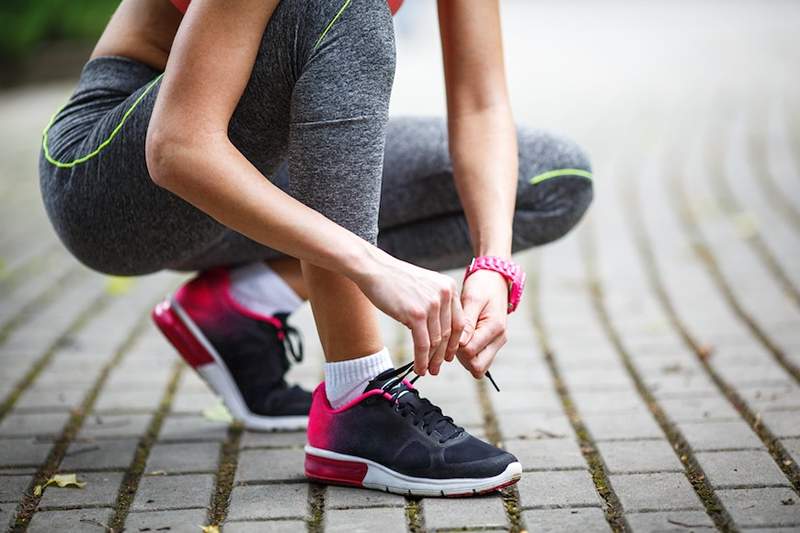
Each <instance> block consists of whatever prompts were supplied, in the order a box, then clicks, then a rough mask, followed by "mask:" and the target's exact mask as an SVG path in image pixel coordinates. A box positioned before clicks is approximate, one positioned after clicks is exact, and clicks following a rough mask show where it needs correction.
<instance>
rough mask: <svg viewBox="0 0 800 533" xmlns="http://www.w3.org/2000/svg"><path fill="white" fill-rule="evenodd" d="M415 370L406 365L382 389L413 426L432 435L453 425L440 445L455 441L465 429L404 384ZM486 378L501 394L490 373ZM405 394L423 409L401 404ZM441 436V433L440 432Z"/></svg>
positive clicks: (414, 378) (412, 382)
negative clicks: (411, 420)
mask: <svg viewBox="0 0 800 533" xmlns="http://www.w3.org/2000/svg"><path fill="white" fill-rule="evenodd" d="M413 370H414V363H413V361H412V362H411V363H408V364H405V365H403V366H401V367H399V368H397V369H396V370H395V371H394V372H393V373H392V375H391V377H390V379H389V380H387V381H386V383H384V384H383V386H382V387H381V389H382V390H384V391H386V392H390V391H393V392H392V403H393V404H394V409H395V410H396V411H397V412H398V413H400V414H401V415H402V416H404V417H405V416H409V414H410V415H411V416H412V418H413V422H412V423H413V424H414V425H417V424H418V423H420V424H422V429H423V430H424V431H425V432H426V433H427V434H428V435H430V434H431V433H432V432H433V430H438V429H439V428H441V427H442V425H443V424H446V425H452V426H454V427H455V429H454V430H453V432H452V433H450V434H449V435H447V436H446V437H444V438H440V439H439V443H440V444H444V443H445V442H447V441H448V440H450V439H453V438H455V437H457V436H458V435H460V434H461V433H463V432H464V428H462V427H461V426H458V425H456V424H455V422H454V421H453V419H452V418H451V417H449V416H446V415H445V414H444V413H442V409H441V408H440V407H438V406H436V405H434V404H433V403H432V402H431V401H430V400H428V399H427V398H422V397H421V396H420V395H419V391H418V390H416V389H411V388H409V387H407V386H406V384H405V383H403V380H404V379H405V378H406V376H408V375H409V374H410V373H411V372H412V371H413ZM486 376H487V377H488V378H489V381H491V382H492V385H494V387H495V389H497V391H498V392H499V391H500V389H499V388H498V387H497V384H496V383H495V382H494V379H492V377H491V375H490V374H489V372H487V373H486ZM419 378H420V376H418V375H417V376H414V377H413V378H411V379H410V380H409V381H410V383H411V384H412V385H413V384H414V383H415V382H416V381H417V380H418V379H419ZM405 394H413V395H414V396H416V397H417V399H418V400H419V401H420V402H421V403H422V407H423V409H422V410H421V411H419V412H417V410H416V409H412V408H411V407H409V404H408V403H407V402H406V403H401V402H400V401H399V400H400V398H401V397H402V396H403V395H405ZM440 434H441V432H440Z"/></svg>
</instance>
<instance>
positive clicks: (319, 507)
mask: <svg viewBox="0 0 800 533" xmlns="http://www.w3.org/2000/svg"><path fill="white" fill-rule="evenodd" d="M325 493H326V490H325V485H321V484H319V483H313V482H312V483H309V484H308V518H307V519H306V526H307V530H308V533H323V531H324V530H325Z"/></svg>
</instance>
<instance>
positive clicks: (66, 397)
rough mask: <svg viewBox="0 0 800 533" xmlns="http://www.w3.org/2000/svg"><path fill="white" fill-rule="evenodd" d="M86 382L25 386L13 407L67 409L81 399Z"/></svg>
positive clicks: (85, 388)
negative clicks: (55, 385)
mask: <svg viewBox="0 0 800 533" xmlns="http://www.w3.org/2000/svg"><path fill="white" fill-rule="evenodd" d="M89 387H90V386H89V385H88V384H85V385H84V384H78V383H69V382H67V383H63V384H61V386H59V387H53V386H47V385H43V384H38V385H33V386H31V387H29V388H27V389H26V390H25V391H24V392H23V393H22V394H21V395H20V397H19V399H18V400H17V403H16V404H15V408H16V409H17V410H20V411H29V410H38V411H42V410H46V409H47V410H51V411H52V410H64V411H66V410H69V409H71V408H73V407H77V406H79V405H80V403H81V402H82V401H83V398H84V396H86V393H87V392H88V390H89Z"/></svg>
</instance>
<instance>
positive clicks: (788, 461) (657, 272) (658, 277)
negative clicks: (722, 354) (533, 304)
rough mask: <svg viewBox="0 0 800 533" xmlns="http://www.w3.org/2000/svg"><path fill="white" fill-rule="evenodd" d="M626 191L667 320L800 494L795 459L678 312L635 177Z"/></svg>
mask: <svg viewBox="0 0 800 533" xmlns="http://www.w3.org/2000/svg"><path fill="white" fill-rule="evenodd" d="M623 192H624V196H625V198H624V200H625V208H624V209H623V210H622V211H623V213H627V216H628V217H629V220H630V222H631V223H630V224H628V227H629V228H634V229H632V230H631V231H632V239H633V241H634V247H635V248H636V249H637V251H638V254H639V258H640V261H641V263H642V265H643V267H644V272H645V278H647V282H648V283H649V284H650V288H651V290H652V291H653V293H654V294H655V297H656V300H657V301H658V302H659V305H660V306H661V308H662V309H663V311H664V313H665V314H666V316H667V320H669V322H670V324H671V325H672V328H673V329H674V330H675V331H676V332H677V333H678V335H679V336H680V338H681V340H682V341H683V343H684V344H685V345H686V347H687V348H688V349H689V350H690V351H691V352H692V354H694V356H695V360H696V361H697V362H698V363H699V364H700V367H701V368H702V369H703V371H704V372H705V374H706V376H707V377H708V378H709V379H710V380H711V381H712V382H713V383H714V385H715V386H716V388H717V389H718V390H719V391H720V392H721V393H722V395H723V396H724V397H725V398H726V399H727V400H728V403H730V404H731V405H732V406H733V408H734V409H735V410H736V412H737V413H739V415H740V416H741V417H742V419H744V421H745V423H747V425H748V426H749V427H750V429H751V430H753V432H754V433H755V434H756V435H757V436H758V438H759V439H760V440H761V442H762V443H763V444H764V446H766V448H767V451H768V452H769V454H770V456H771V457H772V459H773V461H775V463H776V464H777V465H778V468H780V470H781V471H782V472H783V474H784V475H785V476H786V477H787V479H789V482H790V483H791V484H792V487H793V488H794V490H795V492H798V493H800V467H798V465H797V464H796V463H795V462H794V460H793V459H792V457H791V455H790V454H789V452H788V451H787V450H786V448H785V447H784V446H783V444H782V443H781V442H780V440H779V439H778V438H777V437H775V435H774V434H773V433H772V431H771V430H770V429H769V428H768V427H767V426H766V425H765V424H764V423H763V422H762V421H761V417H760V415H759V414H757V413H756V412H755V411H754V410H753V409H752V408H751V407H750V405H749V404H748V403H747V402H746V401H745V399H744V398H743V397H742V396H741V395H740V394H739V393H738V392H737V391H736V389H735V388H734V387H733V386H731V385H730V384H729V383H728V382H727V381H726V380H725V379H724V378H723V377H722V376H721V375H720V373H719V372H717V370H716V369H715V368H714V366H713V365H712V364H711V362H710V361H709V357H708V353H707V350H706V349H705V347H703V346H702V345H701V343H700V341H698V340H697V339H696V338H695V337H694V335H693V334H692V333H691V332H690V331H689V328H688V327H687V326H686V323H685V322H684V320H683V318H681V316H680V315H679V314H678V311H677V309H676V308H675V304H674V303H673V301H672V297H671V296H670V295H669V293H668V291H667V288H666V285H665V284H664V281H663V276H662V274H661V269H660V267H659V265H658V261H657V259H656V255H655V253H654V251H653V248H652V244H651V243H650V241H649V239H648V238H647V234H646V230H645V226H644V220H643V219H642V214H641V211H640V207H639V204H638V203H637V202H636V201H635V199H636V197H637V190H636V189H635V183H634V180H633V179H631V178H630V177H629V178H628V179H627V183H626V186H625V188H624V191H623Z"/></svg>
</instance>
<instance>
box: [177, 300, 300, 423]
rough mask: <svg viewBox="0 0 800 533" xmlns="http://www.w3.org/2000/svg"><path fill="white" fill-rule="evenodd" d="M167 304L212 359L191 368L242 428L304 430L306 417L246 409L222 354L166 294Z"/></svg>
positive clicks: (181, 308)
mask: <svg viewBox="0 0 800 533" xmlns="http://www.w3.org/2000/svg"><path fill="white" fill-rule="evenodd" d="M169 304H170V307H171V308H172V310H173V311H174V312H175V315H176V316H177V317H178V319H179V320H180V321H181V322H182V323H183V325H184V326H186V328H187V329H188V330H189V331H190V332H191V333H192V335H193V336H194V337H195V339H196V340H197V341H198V342H199V343H200V344H201V345H202V346H203V348H204V349H205V350H206V351H207V352H208V353H209V354H210V355H211V357H212V358H213V359H214V362H212V363H206V364H204V365H198V366H196V367H193V368H194V370H195V371H196V372H197V373H198V374H199V375H200V377H201V378H203V381H205V382H206V383H207V384H208V386H209V387H210V388H211V390H213V391H214V392H215V393H217V394H218V395H219V396H220V397H221V398H222V401H223V402H224V403H225V406H226V407H227V408H228V410H229V411H230V413H231V416H232V417H233V418H234V420H237V421H240V422H242V424H244V427H245V428H247V429H250V430H254V431H299V430H304V429H306V427H307V426H308V416H262V415H257V414H255V413H253V412H252V411H250V409H249V408H248V407H247V404H246V403H245V401H244V398H243V397H242V394H241V392H239V387H237V386H236V382H235V381H234V380H233V376H231V374H230V372H228V367H226V366H225V363H224V362H223V361H222V357H220V355H219V353H218V352H217V350H216V349H215V348H214V346H213V345H212V344H211V343H210V342H209V340H208V339H207V338H206V336H205V335H203V332H202V331H200V328H199V327H198V326H197V324H195V323H194V320H192V319H191V317H190V316H189V314H188V313H187V312H186V311H185V310H184V309H183V307H181V305H180V304H179V303H178V301H177V300H176V299H175V298H174V297H172V296H170V297H169Z"/></svg>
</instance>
